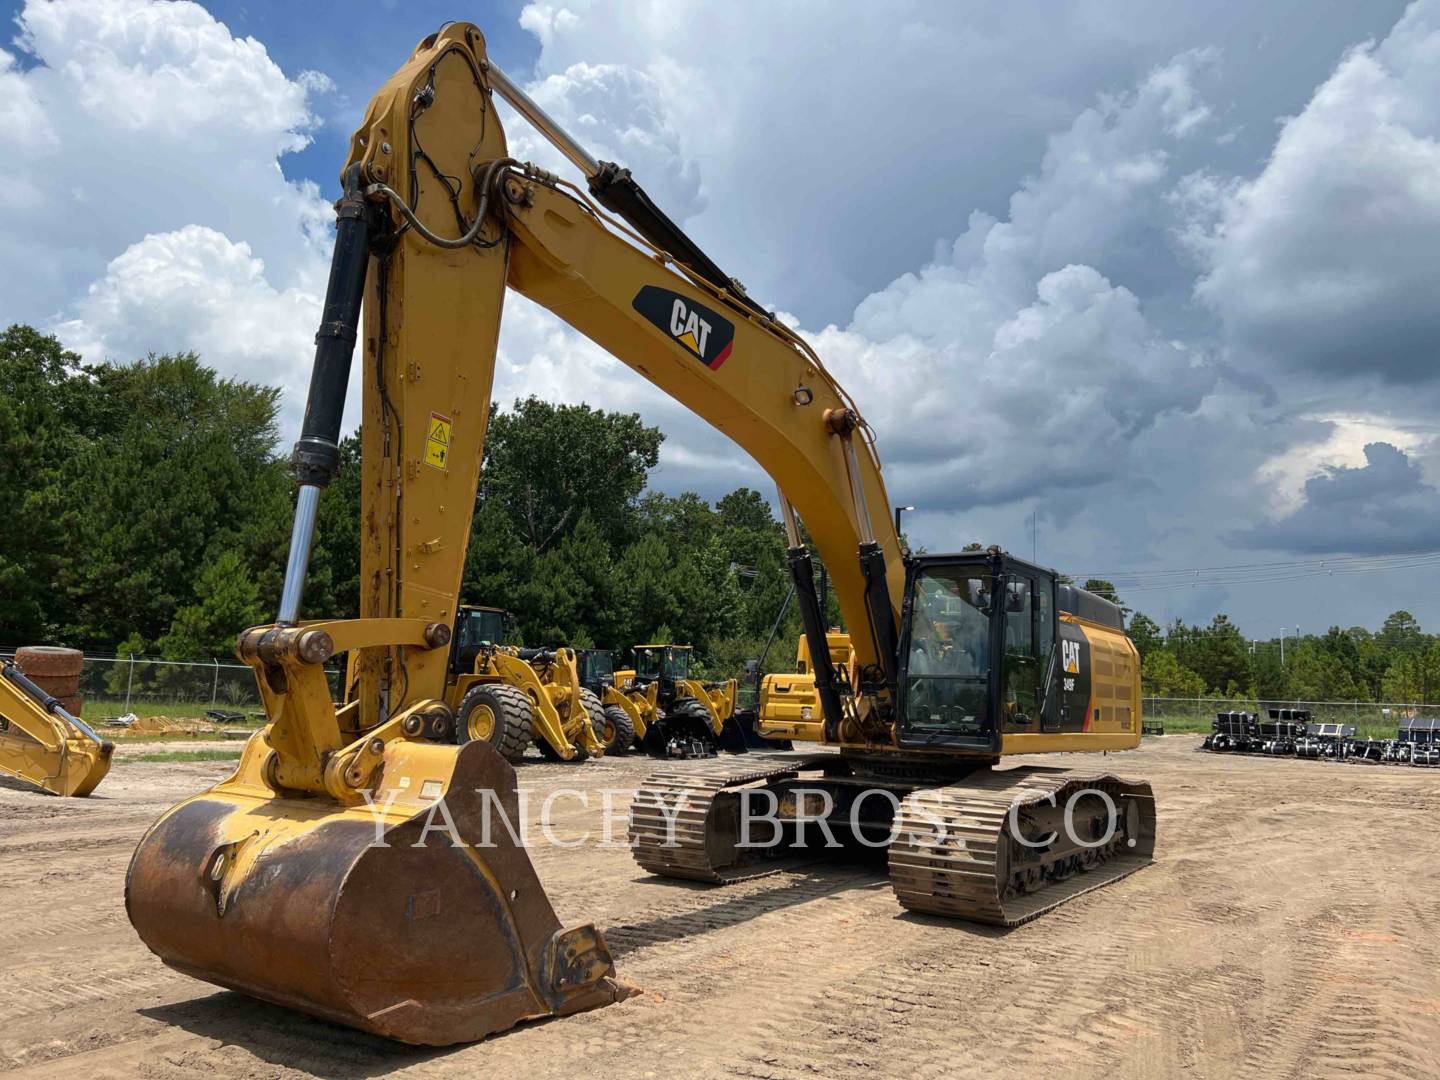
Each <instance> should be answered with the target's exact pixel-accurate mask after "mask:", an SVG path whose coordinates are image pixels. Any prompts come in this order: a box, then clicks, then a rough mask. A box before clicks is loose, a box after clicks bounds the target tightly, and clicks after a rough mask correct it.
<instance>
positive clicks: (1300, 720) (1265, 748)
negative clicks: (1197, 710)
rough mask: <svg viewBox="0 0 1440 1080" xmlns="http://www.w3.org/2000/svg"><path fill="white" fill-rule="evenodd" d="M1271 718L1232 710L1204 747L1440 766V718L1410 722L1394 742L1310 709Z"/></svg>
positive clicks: (1277, 712)
mask: <svg viewBox="0 0 1440 1080" xmlns="http://www.w3.org/2000/svg"><path fill="white" fill-rule="evenodd" d="M1269 714H1270V716H1269V719H1268V720H1265V721H1261V720H1260V719H1259V714H1258V713H1253V712H1241V711H1238V710H1232V711H1229V712H1221V713H1216V714H1215V720H1214V723H1213V724H1212V725H1211V729H1212V730H1211V732H1210V734H1208V735H1206V736H1205V740H1204V741H1203V742H1202V743H1201V744H1200V749H1202V750H1209V751H1211V752H1212V753H1222V754H1267V755H1270V756H1272V757H1298V758H1304V759H1306V760H1309V761H1318V760H1328V761H1348V762H1354V763H1357V764H1372V765H1416V766H1425V767H1440V718H1431V717H1426V718H1416V717H1411V718H1406V719H1404V720H1401V721H1400V725H1399V729H1398V730H1397V731H1396V733H1395V738H1393V739H1367V738H1359V737H1357V735H1356V731H1355V725H1354V724H1338V723H1315V722H1313V721H1312V719H1311V713H1310V711H1309V710H1308V709H1285V708H1275V709H1270V710H1269Z"/></svg>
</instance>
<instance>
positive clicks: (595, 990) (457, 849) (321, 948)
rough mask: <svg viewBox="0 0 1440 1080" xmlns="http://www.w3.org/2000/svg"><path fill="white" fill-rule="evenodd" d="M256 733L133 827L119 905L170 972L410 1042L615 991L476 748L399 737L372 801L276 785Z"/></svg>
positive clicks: (446, 1039) (487, 757)
mask: <svg viewBox="0 0 1440 1080" xmlns="http://www.w3.org/2000/svg"><path fill="white" fill-rule="evenodd" d="M264 738H265V733H264V732H261V733H260V734H258V735H256V736H255V737H254V738H252V740H251V741H250V743H249V744H247V747H246V751H245V754H244V755H243V757H242V759H241V763H240V767H239V768H238V769H237V770H236V773H235V775H234V776H232V777H231V778H230V779H229V780H226V781H225V782H223V783H221V784H219V785H217V786H216V787H215V788H213V789H211V790H210V791H207V792H205V793H204V794H202V795H198V796H195V797H194V798H192V799H190V800H188V801H186V802H184V803H181V804H180V805H179V806H176V807H175V808H173V809H172V810H170V811H169V812H168V813H167V814H166V815H165V816H164V817H162V818H161V819H160V820H159V821H158V822H157V823H156V824H155V825H154V826H152V828H151V829H150V831H149V832H148V833H147V834H146V835H145V837H144V839H142V840H141V842H140V845H139V846H138V847H137V848H136V851H135V854H134V857H133V859H132V860H131V863H130V870H129V873H128V875H127V878H126V887H125V903H126V908H127V910H128V912H129V915H130V921H131V922H132V923H133V924H134V926H135V929H136V931H137V932H138V933H139V935H140V937H141V939H142V940H143V941H144V942H145V944H146V945H148V946H149V947H150V948H151V949H152V950H153V951H154V952H155V953H156V954H157V955H158V956H159V957H160V958H161V959H162V960H164V961H165V963H167V964H169V965H170V966H171V967H173V968H175V969H177V970H179V971H182V972H185V973H186V974H188V975H192V976H194V977H196V978H199V979H205V980H208V981H210V982H213V983H217V984H219V985H221V986H224V987H228V988H230V989H233V990H238V991H240V992H242V993H245V994H250V995H252V996H254V997H257V998H262V999H264V1000H266V1001H271V1002H274V1003H276V1004H279V1005H284V1006H288V1007H290V1008H294V1009H299V1010H301V1011H303V1012H307V1013H310V1014H312V1015H314V1016H318V1017H322V1018H324V1019H326V1020H331V1021H334V1022H337V1023H341V1024H348V1025H350V1026H352V1027H356V1028H360V1029H362V1030H365V1031H370V1032H374V1033H375V1034H378V1035H384V1036H387V1037H389V1038H393V1039H398V1040H401V1041H403V1042H407V1043H416V1044H422V1045H431V1046H443V1045H449V1044H452V1043H459V1042H469V1041H473V1040H476V1039H481V1038H483V1037H485V1036H486V1035H489V1034H491V1033H492V1032H497V1031H503V1030H505V1029H506V1028H509V1027H511V1026H513V1025H514V1024H516V1023H518V1022H520V1021H522V1020H526V1019H530V1018H535V1017H543V1016H552V1015H554V1016H559V1015H565V1014H567V1013H572V1012H577V1011H580V1010H582V1009H589V1008H594V1007H596V1006H599V1005H605V1004H609V1003H610V1002H612V1001H614V1000H616V997H617V993H618V988H617V984H616V983H615V981H614V980H613V978H612V976H613V974H614V967H613V965H612V963H611V960H610V954H609V951H608V949H607V948H606V945H605V941H604V939H603V937H602V936H601V935H600V932H599V931H598V930H596V929H595V928H594V927H593V926H590V925H582V926H579V927H575V928H572V929H568V930H567V929H562V928H561V926H560V923H559V921H558V920H557V919H556V917H555V912H554V909H553V908H552V907H551V905H550V901H549V899H548V898H547V897H546V895H545V891H544V890H543V889H542V888H541V886H540V882H539V880H538V879H537V878H536V876H535V871H534V869H533V867H532V866H531V864H530V859H529V856H528V855H527V854H526V852H525V850H524V848H523V847H522V846H521V844H520V842H519V838H520V837H522V836H523V832H522V829H523V823H522V822H521V820H520V818H519V817H518V815H517V794H516V788H517V785H516V779H515V771H514V769H512V768H511V767H510V765H509V764H508V763H507V762H506V761H505V760H504V759H503V758H502V757H500V755H499V754H497V753H496V752H495V751H494V750H493V749H492V748H491V747H490V746H489V745H488V744H487V743H484V742H481V741H474V742H470V743H467V744H466V745H465V746H463V747H462V748H460V750H459V751H458V753H457V751H456V748H455V747H454V746H447V745H442V744H438V743H431V742H425V741H413V742H412V741H404V740H399V741H395V742H392V743H390V744H389V745H387V746H386V747H385V748H384V751H383V760H382V762H381V763H380V771H379V775H380V780H379V782H378V784H377V785H376V787H375V788H374V790H373V793H372V797H371V798H367V799H366V800H365V801H363V802H360V803H358V805H348V806H347V805H343V804H341V803H339V802H336V801H332V800H330V799H328V798H325V797H324V796H320V797H305V796H279V795H276V794H275V793H274V792H273V791H271V789H270V788H269V787H267V786H266V785H265V784H264V783H263V782H262V780H261V777H262V775H263V771H262V768H263V767H262V762H263V760H264V759H265V757H266V756H267V755H268V754H269V752H270V751H269V748H268V747H267V746H266V745H265V742H264Z"/></svg>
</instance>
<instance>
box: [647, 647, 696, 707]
mask: <svg viewBox="0 0 1440 1080" xmlns="http://www.w3.org/2000/svg"><path fill="white" fill-rule="evenodd" d="M692 651H693V650H692V649H691V648H690V646H689V645H636V646H635V682H636V683H637V684H639V685H641V686H644V685H645V684H646V683H651V682H656V681H658V682H659V683H660V699H661V701H663V702H668V701H670V700H671V699H672V698H674V696H675V686H676V684H677V683H681V682H684V681H685V680H686V679H688V678H690V653H691V652H692Z"/></svg>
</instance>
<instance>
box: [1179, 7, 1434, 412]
mask: <svg viewBox="0 0 1440 1080" xmlns="http://www.w3.org/2000/svg"><path fill="white" fill-rule="evenodd" d="M1188 194H1189V203H1190V210H1191V214H1192V221H1191V222H1190V226H1189V229H1188V231H1187V234H1186V235H1187V237H1188V239H1189V241H1190V243H1191V244H1192V246H1194V247H1196V248H1197V249H1198V250H1199V251H1200V253H1201V255H1202V258H1203V259H1204V262H1205V265H1206V270H1207V272H1206V274H1205V276H1204V277H1203V278H1202V280H1201V281H1200V282H1199V284H1198V286H1197V289H1196V292H1197V294H1198V295H1199V297H1200V298H1201V299H1202V300H1203V301H1204V302H1205V303H1207V304H1208V305H1210V307H1212V308H1213V309H1214V311H1216V312H1217V313H1218V314H1219V316H1220V317H1221V319H1222V320H1223V322H1224V325H1225V328H1226V331H1227V332H1228V334H1229V336H1230V339H1231V341H1232V343H1233V344H1234V345H1235V346H1236V347H1237V348H1238V349H1240V350H1241V351H1242V353H1243V354H1245V355H1249V356H1251V357H1254V358H1257V359H1258V360H1260V361H1261V362H1263V363H1265V364H1266V365H1268V366H1270V367H1272V368H1280V369H1290V370H1298V371H1301V372H1309V373H1313V374H1319V375H1325V376H1370V375H1373V376H1378V377H1379V378H1380V379H1381V380H1385V381H1389V382H1393V383H1402V384H1403V383H1418V382H1427V381H1433V380H1435V378H1436V374H1437V372H1440V367H1437V365H1436V363H1435V358H1436V349H1437V343H1440V305H1437V304H1436V303H1435V277H1436V275H1435V267H1436V262H1435V259H1436V252H1437V251H1440V3H1437V2H1435V0H1420V2H1418V3H1415V4H1413V5H1412V6H1411V7H1410V8H1409V9H1408V10H1407V11H1406V13H1405V15H1404V17H1403V18H1402V19H1401V20H1400V21H1399V23H1397V24H1396V26H1395V28H1394V29H1393V30H1392V31H1391V33H1390V34H1389V35H1388V36H1387V37H1386V38H1385V39H1384V40H1383V41H1381V42H1380V43H1378V44H1376V43H1373V42H1372V43H1366V44H1362V45H1360V46H1359V47H1357V48H1355V49H1353V50H1351V51H1350V52H1349V53H1348V54H1347V55H1346V56H1345V58H1344V60H1343V61H1342V62H1341V63H1340V64H1339V66H1338V67H1337V68H1336V69H1335V71H1334V73H1333V74H1332V75H1331V76H1330V77H1329V78H1328V79H1326V80H1325V82H1324V83H1323V84H1321V85H1320V87H1319V88H1318V89H1317V90H1316V91H1315V93H1314V95H1313V96H1312V97H1311V98H1310V100H1309V102H1308V103H1307V104H1306V106H1305V108H1304V109H1303V110H1302V111H1301V112H1300V113H1299V115H1297V116H1295V117H1293V118H1291V119H1290V120H1288V121H1287V122H1286V123H1285V125H1284V127H1283V129H1282V130H1281V132H1280V136H1279V139H1278V140H1277V142H1276V144H1275V148H1274V151H1273V152H1272V154H1271V155H1270V159H1269V161H1268V162H1267V163H1266V165H1265V167H1264V169H1263V170H1262V171H1261V172H1260V173H1259V175H1258V176H1256V177H1255V178H1254V179H1253V180H1250V181H1248V182H1244V183H1238V184H1224V183H1218V182H1216V181H1215V180H1214V179H1213V178H1203V177H1201V178H1197V179H1196V180H1195V181H1194V182H1192V185H1191V186H1190V188H1189V191H1188ZM1206 213H1208V214H1209V215H1210V220H1209V221H1208V222H1205V221H1203V220H1202V221H1200V222H1198V223H1197V221H1196V220H1193V219H1194V218H1197V217H1203V215H1204V214H1206ZM1207 225H1208V227H1206V226H1207Z"/></svg>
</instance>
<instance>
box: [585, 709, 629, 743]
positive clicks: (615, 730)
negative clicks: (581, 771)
mask: <svg viewBox="0 0 1440 1080" xmlns="http://www.w3.org/2000/svg"><path fill="white" fill-rule="evenodd" d="M603 716H604V718H603V719H602V720H601V722H600V727H599V728H598V729H597V730H596V732H595V737H596V738H597V739H599V740H600V741H601V742H602V743H604V744H605V753H607V754H623V753H624V752H625V751H626V750H629V749H630V747H631V745H632V744H633V743H634V742H635V725H634V723H632V722H631V720H630V717H629V715H628V714H627V713H626V712H625V710H624V709H622V708H621V707H620V706H619V705H606V706H605V708H604V714H603Z"/></svg>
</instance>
